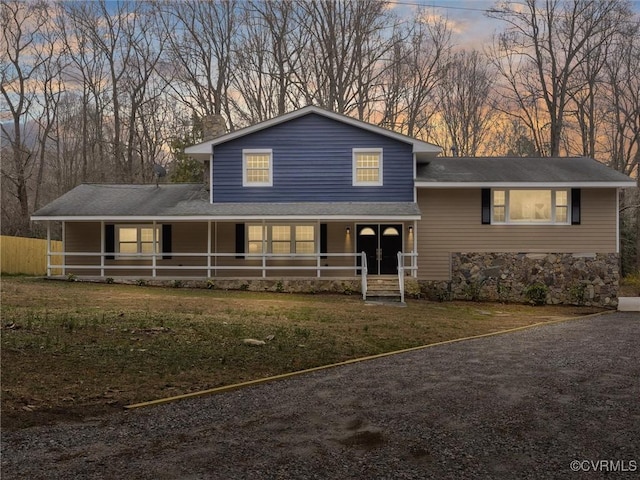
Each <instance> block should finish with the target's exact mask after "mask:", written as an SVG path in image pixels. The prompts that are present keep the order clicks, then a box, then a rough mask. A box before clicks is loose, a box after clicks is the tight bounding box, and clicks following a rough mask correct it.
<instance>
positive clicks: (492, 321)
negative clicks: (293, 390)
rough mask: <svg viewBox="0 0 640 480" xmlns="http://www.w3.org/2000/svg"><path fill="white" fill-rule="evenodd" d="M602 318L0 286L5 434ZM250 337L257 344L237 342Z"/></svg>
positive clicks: (28, 282) (89, 287)
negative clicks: (446, 343) (471, 339)
mask: <svg viewBox="0 0 640 480" xmlns="http://www.w3.org/2000/svg"><path fill="white" fill-rule="evenodd" d="M595 311H598V310H597V309H594V308H588V307H529V306H523V305H501V304H480V303H465V302H450V303H433V302H427V301H417V300H413V301H411V300H410V301H409V303H408V306H407V307H406V308H399V307H396V306H378V305H375V306H371V305H365V304H364V303H363V302H362V301H361V299H360V298H359V297H358V296H344V295H292V294H274V293H252V292H225V291H213V290H189V289H182V288H158V287H144V286H130V285H107V284H90V283H80V282H64V281H47V280H40V279H30V278H23V277H8V278H7V277H5V278H3V279H2V426H3V427H4V428H24V427H26V426H29V425H35V424H43V423H49V422H55V421H66V420H70V419H77V418H84V417H87V416H94V415H99V414H103V413H107V412H109V411H113V410H114V409H121V408H122V407H123V406H124V405H128V404H132V403H137V402H143V401H146V400H152V399H157V398H163V397H169V396H174V395H179V394H183V393H188V392H194V391H198V390H203V389H209V388H214V387H217V386H222V385H228V384H233V383H238V382H243V381H247V380H253V379H257V378H261V377H266V376H271V375H277V374H281V373H286V372H292V371H296V370H302V369H306V368H311V367H316V366H320V365H326V364H331V363H336V362H340V361H343V360H347V359H352V358H358V357H364V356H369V355H375V354H378V353H383V352H389V351H394V350H399V349H404V348H409V347H414V346H418V345H424V344H429V343H433V342H439V341H443V340H449V339H455V338H462V337H467V336H472V335H479V334H483V333H488V332H495V331H500V330H505V329H509V328H513V327H518V326H523V325H529V324H533V323H538V322H544V321H549V320H555V319H558V318H567V317H573V316H578V315H583V314H586V313H593V312H595ZM247 338H252V339H257V340H262V341H265V345H262V346H250V345H247V344H245V343H244V342H243V340H244V339H247Z"/></svg>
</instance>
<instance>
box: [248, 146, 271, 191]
mask: <svg viewBox="0 0 640 480" xmlns="http://www.w3.org/2000/svg"><path fill="white" fill-rule="evenodd" d="M256 154H261V155H268V156H269V170H268V172H269V180H267V181H266V182H250V181H248V179H247V171H248V168H247V156H249V155H256ZM242 186H243V187H273V150H272V149H271V148H244V149H242Z"/></svg>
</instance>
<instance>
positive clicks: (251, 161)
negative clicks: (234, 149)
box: [242, 149, 273, 187]
mask: <svg viewBox="0 0 640 480" xmlns="http://www.w3.org/2000/svg"><path fill="white" fill-rule="evenodd" d="M242 186H243V187H271V186H273V151H272V150H270V149H262V150H257V149H245V150H243V151H242Z"/></svg>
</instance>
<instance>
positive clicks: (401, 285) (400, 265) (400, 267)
mask: <svg viewBox="0 0 640 480" xmlns="http://www.w3.org/2000/svg"><path fill="white" fill-rule="evenodd" d="M398 287H399V288H400V303H404V259H403V258H402V252H398Z"/></svg>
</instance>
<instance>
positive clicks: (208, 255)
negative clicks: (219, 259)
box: [207, 220, 211, 278]
mask: <svg viewBox="0 0 640 480" xmlns="http://www.w3.org/2000/svg"><path fill="white" fill-rule="evenodd" d="M207 278H211V220H207Z"/></svg>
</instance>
